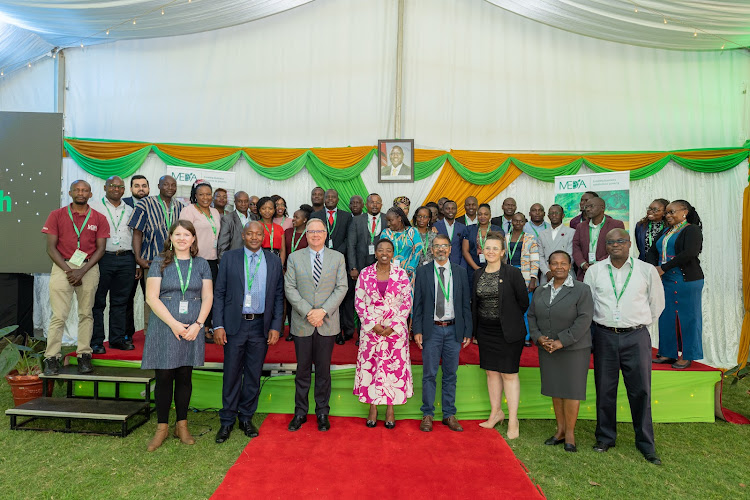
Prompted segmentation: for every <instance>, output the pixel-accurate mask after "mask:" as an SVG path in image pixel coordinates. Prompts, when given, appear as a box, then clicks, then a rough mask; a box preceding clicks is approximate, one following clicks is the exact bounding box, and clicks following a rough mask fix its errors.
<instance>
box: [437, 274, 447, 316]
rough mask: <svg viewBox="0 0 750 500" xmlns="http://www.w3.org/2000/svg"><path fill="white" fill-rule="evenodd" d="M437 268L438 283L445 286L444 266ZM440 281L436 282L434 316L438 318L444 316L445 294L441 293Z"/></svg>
mask: <svg viewBox="0 0 750 500" xmlns="http://www.w3.org/2000/svg"><path fill="white" fill-rule="evenodd" d="M438 269H440V283H442V284H443V287H445V268H444V267H438ZM440 283H438V296H437V303H436V304H435V316H437V317H438V319H441V318H442V317H443V316H445V295H444V294H443V287H441V286H440Z"/></svg>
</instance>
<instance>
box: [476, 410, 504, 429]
mask: <svg viewBox="0 0 750 500" xmlns="http://www.w3.org/2000/svg"><path fill="white" fill-rule="evenodd" d="M500 414H501V415H502V417H500V418H499V419H497V420H496V421H495V422H494V423H493V422H492V415H490V418H488V419H487V421H486V422H482V423H481V424H479V427H484V428H485V429H494V428H495V427H497V426H498V425H503V422H505V413H503V412H502V411H501V412H500Z"/></svg>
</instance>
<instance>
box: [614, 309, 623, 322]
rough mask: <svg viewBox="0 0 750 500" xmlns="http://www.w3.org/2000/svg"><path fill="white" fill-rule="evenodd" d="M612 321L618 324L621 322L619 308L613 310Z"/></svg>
mask: <svg viewBox="0 0 750 500" xmlns="http://www.w3.org/2000/svg"><path fill="white" fill-rule="evenodd" d="M612 319H614V320H615V321H617V322H618V323H619V322H620V321H621V317H620V308H619V307H618V308H617V309H615V310H614V311H612Z"/></svg>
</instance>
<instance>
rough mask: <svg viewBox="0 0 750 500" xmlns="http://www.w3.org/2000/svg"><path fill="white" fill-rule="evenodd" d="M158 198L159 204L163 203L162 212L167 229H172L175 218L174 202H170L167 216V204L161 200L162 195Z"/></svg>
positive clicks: (158, 195)
mask: <svg viewBox="0 0 750 500" xmlns="http://www.w3.org/2000/svg"><path fill="white" fill-rule="evenodd" d="M156 197H157V198H159V203H161V210H162V212H164V221H165V222H166V223H167V229H169V228H170V227H172V218H173V216H174V201H170V203H169V215H167V204H166V203H164V200H162V199H161V195H160V194H157V195H156Z"/></svg>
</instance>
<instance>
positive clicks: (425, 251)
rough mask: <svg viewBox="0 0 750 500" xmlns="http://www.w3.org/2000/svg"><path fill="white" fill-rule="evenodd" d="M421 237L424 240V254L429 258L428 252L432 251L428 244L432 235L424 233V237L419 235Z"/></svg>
mask: <svg viewBox="0 0 750 500" xmlns="http://www.w3.org/2000/svg"><path fill="white" fill-rule="evenodd" d="M419 237H420V238H422V253H424V256H425V257H427V252H429V251H430V246H429V245H428V244H427V242H428V241H429V240H430V234H429V233H424V236H422V233H419Z"/></svg>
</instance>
